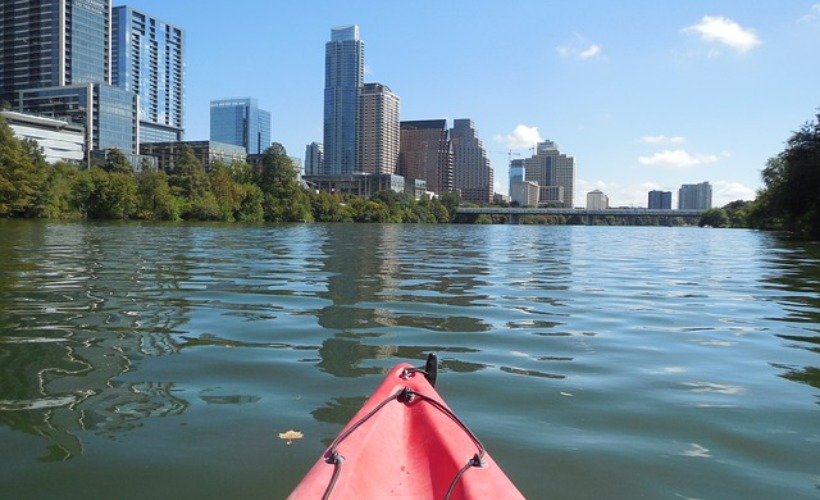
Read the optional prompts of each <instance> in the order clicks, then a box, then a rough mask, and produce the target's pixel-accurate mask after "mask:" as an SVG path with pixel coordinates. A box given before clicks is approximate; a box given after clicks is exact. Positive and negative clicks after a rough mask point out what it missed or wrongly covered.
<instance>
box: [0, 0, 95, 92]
mask: <svg viewBox="0 0 820 500" xmlns="http://www.w3.org/2000/svg"><path fill="white" fill-rule="evenodd" d="M110 12H111V2H110V0H3V2H0V100H5V101H8V102H10V103H12V104H13V105H15V106H16V105H18V104H19V103H18V98H19V95H18V94H17V92H19V91H21V90H26V89H33V88H46V87H57V86H62V85H77V84H81V83H110V65H111V37H110V29H109V28H110V26H109V19H110Z"/></svg>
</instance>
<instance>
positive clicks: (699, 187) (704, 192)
mask: <svg viewBox="0 0 820 500" xmlns="http://www.w3.org/2000/svg"><path fill="white" fill-rule="evenodd" d="M678 208H679V209H680V210H708V209H710V208H712V185H711V184H709V183H708V182H701V183H700V184H684V185H682V186H681V187H680V189H679V190H678Z"/></svg>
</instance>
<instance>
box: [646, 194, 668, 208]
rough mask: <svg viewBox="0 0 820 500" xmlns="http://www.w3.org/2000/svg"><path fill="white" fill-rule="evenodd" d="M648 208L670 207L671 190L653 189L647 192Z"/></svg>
mask: <svg viewBox="0 0 820 500" xmlns="http://www.w3.org/2000/svg"><path fill="white" fill-rule="evenodd" d="M647 207H648V208H651V209H657V210H671V209H672V191H658V190H653V191H650V192H649V203H648V204H647Z"/></svg>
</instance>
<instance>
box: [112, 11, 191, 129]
mask: <svg viewBox="0 0 820 500" xmlns="http://www.w3.org/2000/svg"><path fill="white" fill-rule="evenodd" d="M112 19H113V22H112V40H113V42H112V54H113V56H112V76H111V79H112V83H113V84H114V85H117V86H119V87H121V88H124V89H126V90H130V91H133V92H135V93H136V94H138V95H139V96H140V101H139V102H140V106H139V122H140V123H139V127H140V128H139V132H140V142H169V141H181V140H182V136H183V132H184V129H183V127H184V124H183V90H184V66H183V60H184V59H183V53H184V35H185V34H184V32H183V30H182V29H180V28H177V27H175V26H172V25H170V24H168V23H166V22H164V21H162V20H160V19H157V18H155V17H153V16H150V15H147V14H145V13H143V12H140V11H137V10H135V9H133V8H131V7H125V6H123V7H115V8H114V10H113V16H112Z"/></svg>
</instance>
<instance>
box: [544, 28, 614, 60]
mask: <svg viewBox="0 0 820 500" xmlns="http://www.w3.org/2000/svg"><path fill="white" fill-rule="evenodd" d="M555 52H556V53H557V54H558V55H559V56H560V57H563V58H567V59H569V58H572V59H581V60H586V59H592V58H595V57H599V56H601V55H602V54H603V49H602V47H601V46H600V45H598V44H597V43H592V42H590V41H589V40H587V39H586V38H585V37H583V36H581V35H579V34H578V33H576V34H575V36H574V37H573V40H572V41H571V42H569V43H567V44H564V45H559V46H558V47H556V48H555Z"/></svg>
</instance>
